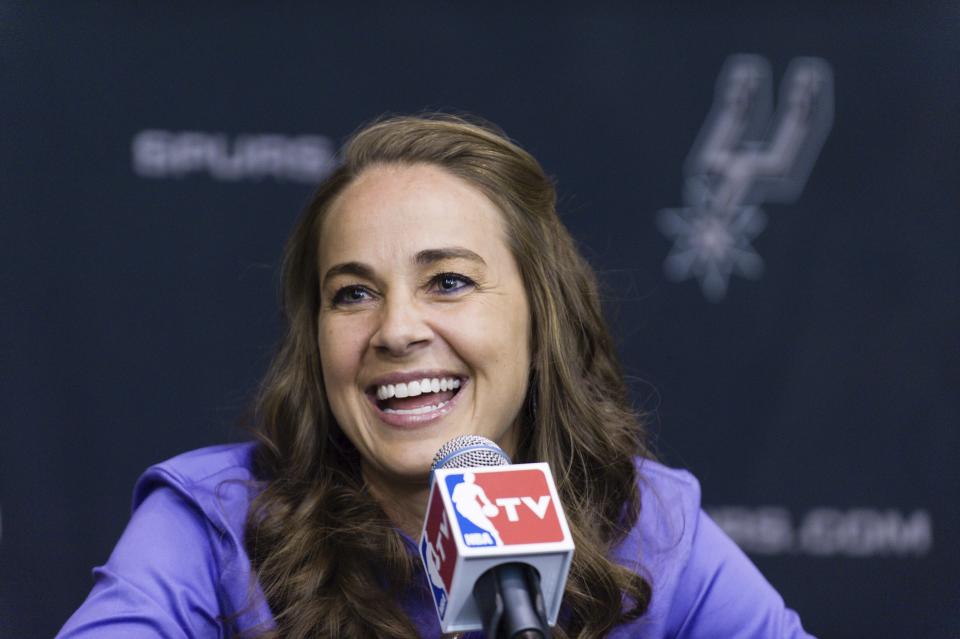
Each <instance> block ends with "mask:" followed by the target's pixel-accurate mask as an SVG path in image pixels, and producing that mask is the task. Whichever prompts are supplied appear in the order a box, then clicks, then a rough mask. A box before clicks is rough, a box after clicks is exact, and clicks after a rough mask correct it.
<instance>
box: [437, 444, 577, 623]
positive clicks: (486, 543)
mask: <svg viewBox="0 0 960 639" xmlns="http://www.w3.org/2000/svg"><path fill="white" fill-rule="evenodd" d="M420 556H421V558H422V559H423V565H424V568H425V569H426V573H427V577H428V579H429V581H430V590H431V592H432V594H433V598H434V603H435V604H436V607H437V616H438V617H439V618H440V629H441V630H442V631H443V632H458V631H464V630H479V629H481V628H482V627H483V619H482V617H481V614H480V610H479V608H478V606H477V603H476V601H475V600H474V597H473V585H474V584H475V583H476V581H477V579H479V578H480V576H481V575H482V574H483V573H485V572H486V571H487V570H489V569H491V568H493V567H494V566H498V565H501V564H506V563H512V562H522V563H525V564H528V565H530V566H533V567H534V568H535V569H536V570H537V572H538V573H539V575H540V587H541V590H542V592H543V599H544V605H545V607H546V612H547V617H548V621H549V623H550V624H551V625H554V624H556V621H557V615H558V613H559V611H560V601H561V600H562V599H563V588H564V584H565V583H566V581H567V573H568V572H569V571H570V562H571V560H572V559H573V539H572V538H571V537H570V529H569V528H568V527H567V520H566V517H565V516H564V513H563V506H562V505H561V504H560V500H559V499H558V497H557V489H556V486H555V485H554V483H553V476H552V475H551V474H550V467H549V466H548V465H547V464H545V463H538V464H515V465H512V466H486V467H476V468H447V469H438V470H435V471H434V472H433V476H432V483H431V488H430V501H429V505H428V507H427V515H426V517H425V519H424V525H423V532H422V534H421V536H420Z"/></svg>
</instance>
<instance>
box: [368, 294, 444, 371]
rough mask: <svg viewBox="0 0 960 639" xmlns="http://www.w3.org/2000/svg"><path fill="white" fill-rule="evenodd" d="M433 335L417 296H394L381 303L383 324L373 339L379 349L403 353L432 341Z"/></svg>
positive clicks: (397, 354) (372, 342) (398, 354)
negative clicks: (410, 297)
mask: <svg viewBox="0 0 960 639" xmlns="http://www.w3.org/2000/svg"><path fill="white" fill-rule="evenodd" d="M432 337H433V331H432V330H431V329H430V326H429V324H428V323H427V322H426V317H425V316H424V309H422V308H421V307H420V306H419V305H418V304H417V302H416V300H414V299H409V298H406V297H394V298H393V299H389V298H388V299H387V300H385V301H384V304H383V306H381V309H380V324H379V326H378V327H377V330H376V332H375V333H374V334H373V337H372V339H371V340H370V343H371V345H372V346H373V347H374V348H376V349H377V350H380V351H384V352H387V353H389V354H390V355H393V356H394V357H400V356H403V355H406V354H408V353H410V352H411V351H414V350H417V349H418V348H419V347H421V346H424V345H426V344H428V343H429V342H430V340H431V338H432Z"/></svg>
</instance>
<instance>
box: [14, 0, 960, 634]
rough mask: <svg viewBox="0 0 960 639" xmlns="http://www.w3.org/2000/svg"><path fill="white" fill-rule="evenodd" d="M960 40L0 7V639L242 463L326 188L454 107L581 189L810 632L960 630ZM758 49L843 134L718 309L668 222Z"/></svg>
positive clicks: (680, 419) (658, 362) (807, 18)
mask: <svg viewBox="0 0 960 639" xmlns="http://www.w3.org/2000/svg"><path fill="white" fill-rule="evenodd" d="M958 33H960V9H958V5H957V4H956V3H955V2H947V1H943V2H938V3H931V4H926V5H920V4H912V5H910V6H906V5H904V6H903V7H901V8H894V7H890V6H883V7H880V6H876V5H875V4H873V3H869V4H864V5H863V6H860V7H858V6H855V5H853V4H849V3H842V4H840V6H834V5H832V4H829V3H810V4H809V5H803V6H801V5H798V4H797V3H783V4H778V3H768V2H745V3H740V4H739V5H737V6H734V7H731V6H725V7H716V6H713V5H705V6H698V5H695V4H689V5H676V6H674V5H670V6H633V5H632V4H628V3H605V2H599V3H592V4H591V5H590V6H582V7H560V6H556V5H555V4H553V3H528V4H523V6H515V5H514V4H511V3H503V4H499V3H487V4H484V5H475V4H474V5H463V6H458V5H455V4H454V3H412V4H404V5H399V4H397V3H383V4H377V3H362V2H361V3H351V8H344V7H339V8H337V7H322V6H319V5H317V4H314V3H302V4H301V3H283V4H281V3H261V4H258V3H201V4H196V5H195V4H193V3H163V4H162V5H161V4H159V3H154V4H153V6H143V5H139V6H134V5H132V4H130V3H121V2H113V3H87V2H83V3H66V2H64V3H45V5H44V6H40V4H39V3H29V4H28V3H13V2H0V82H2V92H0V154H2V156H0V158H2V165H0V166H2V168H3V170H2V173H0V176H2V177H0V202H2V208H0V211H2V212H0V240H2V247H3V250H2V258H0V259H2V263H0V266H2V268H0V286H2V302H0V304H2V314H0V362H2V364H0V365H2V374H3V377H2V390H0V392H2V395H0V397H2V412H0V521H2V529H0V530H2V532H0V637H11V638H12V637H28V636H37V637H39V636H45V635H51V634H53V633H54V632H55V631H56V629H57V628H59V626H60V625H61V624H62V623H63V621H64V620H65V619H66V617H67V616H68V615H69V614H70V612H71V611H72V609H73V608H75V607H76V606H77V605H78V604H79V603H80V601H81V600H82V599H83V597H84V596H85V595H86V593H87V591H88V589H89V587H90V585H91V579H90V568H91V567H92V566H93V565H97V564H99V563H102V562H103V561H104V560H105V559H106V557H107V555H108V553H109V551H110V549H111V547H112V545H113V543H114V542H115V540H116V538H117V536H118V535H119V534H120V532H121V531H122V529H123V526H124V523H125V521H126V518H127V515H128V509H129V500H130V492H131V489H132V486H133V482H134V480H135V478H136V477H137V475H138V474H139V473H140V472H141V471H142V470H143V469H144V468H145V467H146V466H148V465H149V464H151V463H153V462H156V461H158V460H161V459H164V458H166V457H169V456H172V455H174V454H176V453H178V452H181V451H183V450H186V449H189V448H194V447H198V446H202V445H206V444H212V443H217V442H222V441H224V440H230V439H238V438H242V437H243V434H242V432H241V431H240V430H239V429H238V427H237V423H238V421H239V417H240V415H241V414H242V412H243V410H244V408H245V407H246V405H247V403H248V400H249V397H250V394H251V392H252V390H253V389H254V388H255V386H256V384H257V381H258V379H259V377H260V375H261V374H262V372H263V370H264V367H265V365H266V362H267V361H268V358H269V355H270V353H271V351H272V348H273V345H274V342H275V340H276V338H277V332H278V322H277V312H276V304H275V285H276V277H277V272H276V270H277V261H278V257H279V254H280V250H281V246H282V243H283V241H284V238H285V236H286V234H287V232H288V231H289V229H290V227H291V225H292V223H293V220H294V219H295V217H296V215H297V214H298V212H299V210H300V208H301V206H302V205H303V203H304V201H305V200H306V198H307V197H308V195H309V193H310V190H311V185H312V183H313V182H315V181H316V179H317V176H318V175H320V174H321V173H322V172H323V171H324V170H325V168H326V167H327V166H328V162H329V161H330V153H331V150H332V149H335V147H336V145H337V144H338V143H339V142H340V141H342V139H343V138H344V137H345V136H346V135H347V134H348V133H349V132H350V131H352V130H353V129H354V128H355V127H356V126H357V125H358V124H360V123H361V122H362V121H364V120H367V119H369V118H371V117H374V116H376V115H378V114H380V113H382V112H384V111H396V112H410V111H418V110H422V109H425V108H447V109H456V110H465V111H470V112H474V113H477V114H480V115H483V116H485V117H487V118H489V119H491V120H493V121H494V122H497V123H498V124H500V125H501V126H503V127H504V128H505V129H506V130H507V131H508V132H509V133H510V134H511V135H512V136H514V137H515V138H517V139H518V140H519V141H520V142H521V143H523V144H524V145H526V146H527V147H528V148H529V149H530V150H531V151H532V152H533V153H534V154H535V155H536V156H537V157H538V158H539V159H540V160H541V161H542V162H543V164H544V165H545V167H546V168H547V170H548V171H549V172H550V173H551V174H552V175H554V176H556V178H557V181H558V185H559V191H560V194H561V212H562V216H563V219H564V220H565V221H566V223H567V224H568V225H569V227H570V228H571V230H572V231H573V233H574V235H575V236H576V237H577V238H578V240H579V241H580V242H581V244H582V247H583V250H584V252H585V253H586V255H587V256H588V258H589V259H590V260H591V262H592V263H593V264H594V265H595V266H596V268H597V269H598V271H599V272H600V275H601V278H602V280H603V283H604V287H605V298H606V300H607V305H608V308H609V310H610V313H611V317H612V320H613V323H614V326H615V328H616V332H617V335H618V337H619V344H620V348H621V352H622V355H623V357H624V361H625V365H626V368H627V370H628V372H629V373H630V375H631V383H632V385H633V388H634V391H635V394H636V401H637V404H638V405H639V406H642V407H645V408H647V409H648V410H651V411H652V412H653V413H652V418H653V421H652V425H653V428H654V430H655V432H656V433H657V436H658V439H657V441H658V445H659V448H660V450H661V451H662V454H663V456H664V457H665V459H666V460H667V461H668V462H670V463H671V464H673V465H678V466H685V467H687V468H689V469H691V470H692V471H693V472H694V473H695V474H696V475H697V476H698V477H699V478H700V479H701V481H702V484H703V487H704V499H705V504H706V505H707V507H708V508H709V510H710V511H711V512H712V513H713V514H714V515H715V516H716V517H717V519H718V520H719V521H720V523H721V524H722V525H724V527H725V528H726V529H727V530H728V531H729V532H730V534H731V535H732V536H733V537H734V538H735V539H736V540H737V541H738V542H739V543H740V544H741V545H742V546H743V547H744V548H745V549H746V550H747V551H748V552H749V553H750V554H751V556H752V557H753V559H754V560H755V561H756V563H757V564H758V565H759V566H760V568H761V569H762V570H763V571H764V573H765V574H766V575H767V576H768V578H769V579H770V580H771V581H772V583H773V584H774V585H775V586H776V587H777V588H778V589H779V590H780V591H781V593H783V595H784V597H785V599H786V600H787V602H788V603H789V604H790V605H791V606H793V607H795V608H796V609H797V610H799V612H800V613H801V616H802V618H803V619H804V622H805V625H806V626H807V627H808V628H809V629H810V630H811V631H812V632H814V633H816V634H818V635H822V636H827V637H864V636H873V637H901V636H911V637H929V638H935V639H948V638H955V637H957V636H958V633H960V580H958V579H957V578H956V574H957V573H958V571H960V554H958V553H957V552H956V550H955V548H954V541H955V539H956V537H957V535H958V534H960V514H958V507H957V504H958V502H960V471H958V468H960V464H957V463H956V457H957V454H958V452H960V402H958V395H957V392H956V388H957V384H958V382H960V339H958V336H957V335H958V321H960V302H958V293H960V260H958V255H960V250H958V248H960V216H958V214H960V186H958V185H960V180H958V176H960V152H958V149H960V74H958V67H957V61H958V60H960V37H958ZM741 53H747V54H754V55H757V56H760V57H762V58H763V59H765V60H767V61H768V62H769V65H770V70H771V72H772V82H773V87H775V88H776V87H777V86H778V85H779V83H780V81H781V79H782V78H783V77H784V75H785V73H786V72H787V68H788V66H789V64H790V63H791V61H792V60H794V59H795V58H798V57H800V56H813V57H815V58H818V59H820V60H822V61H824V62H825V63H826V64H827V65H828V67H827V68H829V69H831V70H832V74H833V102H832V103H833V108H834V116H833V122H832V128H831V129H830V130H829V134H828V135H827V137H826V139H825V142H824V144H823V148H822V150H821V151H820V153H819V155H818V157H817V158H816V163H815V164H814V165H813V168H812V172H811V173H810V176H809V179H808V180H807V182H806V184H805V186H804V188H803V189H802V192H801V193H799V195H798V197H796V198H795V199H794V200H793V201H791V202H775V201H769V200H767V201H756V202H753V204H756V205H757V206H758V207H759V208H761V209H762V210H763V212H764V214H765V216H766V220H767V223H766V227H765V229H764V230H763V231H762V232H760V233H758V234H757V233H754V234H753V235H751V236H749V237H747V239H748V240H749V241H750V246H751V247H752V249H751V250H753V251H755V252H756V254H757V256H759V258H760V259H762V261H763V266H764V268H763V271H762V274H759V277H758V278H756V279H750V278H747V277H742V276H740V275H737V274H736V273H734V274H733V275H732V276H731V277H730V278H729V281H728V289H727V291H726V295H725V296H724V297H723V298H722V300H720V301H709V300H708V299H707V298H706V297H705V295H704V293H703V292H702V290H701V288H700V286H699V285H698V282H697V280H696V279H688V280H686V281H681V282H675V281H673V280H672V279H669V278H667V277H665V275H664V260H665V258H666V257H667V255H668V254H669V253H670V251H671V247H672V246H673V244H672V241H671V239H670V238H669V237H667V236H666V235H665V234H664V232H663V230H662V229H661V228H660V227H658V212H659V211H662V210H664V209H675V208H677V207H681V206H683V205H684V203H685V202H687V201H686V200H685V199H684V197H685V196H684V192H683V186H684V162H685V160H686V158H687V156H688V154H689V153H690V151H691V148H692V147H693V144H694V141H695V139H696V137H697V134H698V132H699V131H700V129H701V126H702V125H703V123H704V121H705V119H706V117H707V113H708V112H709V111H710V108H711V105H712V104H713V100H714V90H715V87H716V83H717V80H718V77H719V75H720V72H721V69H722V68H723V65H724V63H725V61H727V60H728V59H729V56H731V55H733V54H741ZM779 103H780V102H778V104H779ZM756 133H757V136H758V142H757V144H754V145H753V147H762V146H763V141H764V140H765V139H768V138H765V137H764V135H765V131H764V130H758V131H757V132H756ZM750 146H751V145H747V144H740V145H739V146H738V147H737V148H738V150H739V151H743V150H744V149H747V148H748V147H750ZM747 204H750V203H749V202H747ZM755 230H756V229H755ZM741 239H743V237H741Z"/></svg>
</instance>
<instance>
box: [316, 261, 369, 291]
mask: <svg viewBox="0 0 960 639" xmlns="http://www.w3.org/2000/svg"><path fill="white" fill-rule="evenodd" d="M337 275H355V276H357V277H362V278H364V279H368V280H372V279H373V269H372V268H370V267H369V266H367V265H366V264H364V263H362V262H343V263H341V264H334V265H333V266H331V267H330V268H328V269H327V272H326V274H324V276H323V281H322V282H321V286H326V285H327V282H328V281H330V279H331V278H333V277H336V276H337Z"/></svg>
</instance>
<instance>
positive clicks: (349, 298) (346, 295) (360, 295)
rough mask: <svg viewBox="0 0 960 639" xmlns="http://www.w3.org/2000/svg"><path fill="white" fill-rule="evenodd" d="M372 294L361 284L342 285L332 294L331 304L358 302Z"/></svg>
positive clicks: (363, 300)
mask: <svg viewBox="0 0 960 639" xmlns="http://www.w3.org/2000/svg"><path fill="white" fill-rule="evenodd" d="M372 297H373V295H372V294H371V293H370V291H368V290H367V289H365V288H364V287H362V286H344V287H343V288H341V289H340V290H338V291H337V292H336V293H334V294H333V305H334V306H338V305H341V304H346V305H349V304H358V303H360V302H365V301H366V300H368V299H371V298H372Z"/></svg>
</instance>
